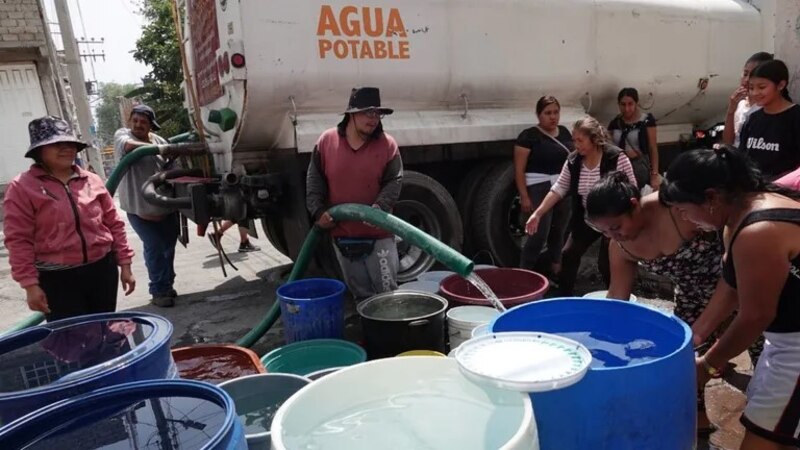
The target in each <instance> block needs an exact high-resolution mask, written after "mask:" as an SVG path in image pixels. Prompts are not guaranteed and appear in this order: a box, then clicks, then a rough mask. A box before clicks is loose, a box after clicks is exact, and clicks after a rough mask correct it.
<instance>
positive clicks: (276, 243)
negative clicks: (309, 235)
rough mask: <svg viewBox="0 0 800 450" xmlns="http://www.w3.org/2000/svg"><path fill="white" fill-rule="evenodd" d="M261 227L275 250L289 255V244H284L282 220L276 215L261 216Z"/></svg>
mask: <svg viewBox="0 0 800 450" xmlns="http://www.w3.org/2000/svg"><path fill="white" fill-rule="evenodd" d="M261 228H262V229H263V230H264V235H266V236H267V240H268V241H269V243H270V244H272V246H273V247H275V250H277V251H279V252H281V253H282V254H284V255H285V256H289V246H288V245H287V244H286V236H285V235H284V234H283V221H282V220H281V219H280V218H278V217H262V218H261Z"/></svg>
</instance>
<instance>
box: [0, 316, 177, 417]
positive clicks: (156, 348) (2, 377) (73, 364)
mask: <svg viewBox="0 0 800 450" xmlns="http://www.w3.org/2000/svg"><path fill="white" fill-rule="evenodd" d="M171 337H172V324H171V323H170V322H169V321H168V320H166V319H164V318H163V317H159V316H156V315H152V314H145V313H136V312H124V313H106V314H93V315H88V316H82V317H75V318H70V319H65V320H59V321H56V322H51V323H48V324H45V325H42V326H38V327H33V328H29V329H26V330H22V331H19V332H17V333H14V334H10V335H7V336H5V337H3V338H2V339H0V425H3V424H5V423H8V422H10V421H12V420H14V419H16V418H17V417H20V416H23V415H25V414H27V413H29V412H31V411H34V410H36V409H39V408H41V407H43V406H46V405H49V404H51V403H54V402H57V401H59V400H63V399H66V398H69V397H73V396H76V395H79V394H83V393H85V392H89V391H92V390H94V389H98V388H102V387H105V386H112V385H116V384H121V383H127V382H131V381H138V380H152V379H163V378H174V377H176V376H177V375H176V371H175V364H174V363H173V361H172V356H171V354H170V349H169V341H170V338H171Z"/></svg>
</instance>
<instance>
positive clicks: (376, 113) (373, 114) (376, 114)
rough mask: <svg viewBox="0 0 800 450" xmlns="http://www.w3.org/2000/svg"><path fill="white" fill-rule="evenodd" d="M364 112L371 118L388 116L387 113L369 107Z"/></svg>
mask: <svg viewBox="0 0 800 450" xmlns="http://www.w3.org/2000/svg"><path fill="white" fill-rule="evenodd" d="M361 113H362V114H364V115H365V116H367V117H369V118H370V119H383V118H384V117H386V114H383V113H381V112H380V111H379V110H377V109H368V110H366V111H361Z"/></svg>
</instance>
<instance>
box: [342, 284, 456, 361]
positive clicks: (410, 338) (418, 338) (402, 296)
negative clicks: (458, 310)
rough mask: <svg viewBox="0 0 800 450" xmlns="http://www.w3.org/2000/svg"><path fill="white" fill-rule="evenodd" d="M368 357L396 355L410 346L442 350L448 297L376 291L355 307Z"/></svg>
mask: <svg viewBox="0 0 800 450" xmlns="http://www.w3.org/2000/svg"><path fill="white" fill-rule="evenodd" d="M356 309H357V310H358V314H359V315H360V316H361V326H362V327H363V329H364V341H365V346H364V347H365V348H366V350H367V355H369V357H370V359H376V358H385V357H390V356H397V355H398V354H400V353H403V352H405V351H409V350H434V351H437V352H440V353H446V350H445V329H444V326H445V311H446V310H447V300H445V299H444V298H442V297H440V296H438V295H435V294H429V293H426V292H413V291H395V292H386V293H383V294H378V295H376V296H374V297H370V298H368V299H367V300H364V301H363V302H361V303H360V304H359V305H358V307H357V308H356Z"/></svg>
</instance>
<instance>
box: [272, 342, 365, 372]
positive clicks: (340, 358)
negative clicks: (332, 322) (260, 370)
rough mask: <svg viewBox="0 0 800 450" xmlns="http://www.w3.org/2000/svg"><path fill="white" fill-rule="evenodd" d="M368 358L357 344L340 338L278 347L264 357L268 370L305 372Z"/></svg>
mask: <svg viewBox="0 0 800 450" xmlns="http://www.w3.org/2000/svg"><path fill="white" fill-rule="evenodd" d="M366 360H367V353H366V352H365V351H364V349H363V348H361V347H359V346H358V345H356V344H354V343H352V342H348V341H343V340H339V339H313V340H310V341H302V342H295V343H294V344H289V345H285V346H283V347H279V348H276V349H275V350H273V351H271V352H269V353H267V354H266V355H264V356H263V357H262V358H261V363H262V364H264V368H265V369H266V370H267V373H292V374H295V375H301V376H306V375H308V374H310V373H313V372H317V371H320V370H323V369H330V368H334V367H344V366H352V365H353V364H358V363H362V362H364V361H366Z"/></svg>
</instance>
